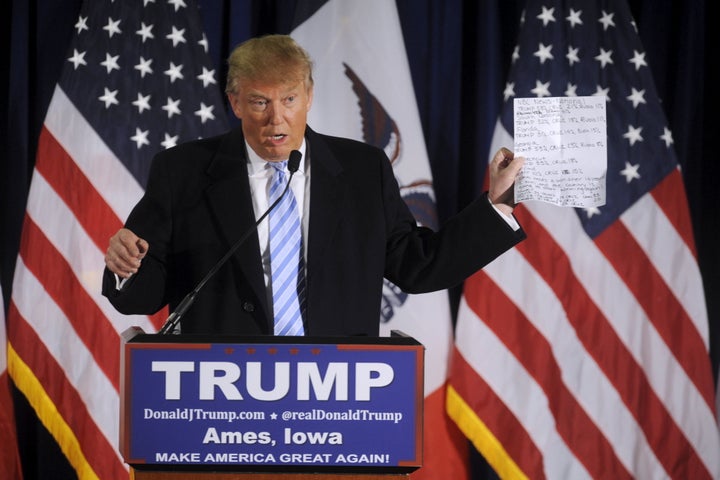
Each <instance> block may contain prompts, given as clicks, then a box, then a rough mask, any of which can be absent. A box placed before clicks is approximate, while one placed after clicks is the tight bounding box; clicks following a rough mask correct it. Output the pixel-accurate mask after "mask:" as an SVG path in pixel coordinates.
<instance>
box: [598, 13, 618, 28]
mask: <svg viewBox="0 0 720 480" xmlns="http://www.w3.org/2000/svg"><path fill="white" fill-rule="evenodd" d="M613 16H615V14H614V13H607V12H605V10H603V11H602V17H601V18H600V19H599V20H598V22H600V23H602V25H603V31H605V30H607V29H608V27H614V26H615V22H613Z"/></svg>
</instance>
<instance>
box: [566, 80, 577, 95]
mask: <svg viewBox="0 0 720 480" xmlns="http://www.w3.org/2000/svg"><path fill="white" fill-rule="evenodd" d="M565 96H566V97H577V85H573V84H572V83H570V82H568V84H567V89H565Z"/></svg>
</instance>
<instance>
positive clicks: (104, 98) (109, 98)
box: [98, 87, 118, 109]
mask: <svg viewBox="0 0 720 480" xmlns="http://www.w3.org/2000/svg"><path fill="white" fill-rule="evenodd" d="M117 93H118V91H117V90H113V91H110V90H108V88H107V87H105V93H104V94H102V95H101V96H100V97H98V100H100V101H101V102H104V103H105V109H108V108H109V107H110V105H117V104H118V100H117V98H115V97H116V96H117Z"/></svg>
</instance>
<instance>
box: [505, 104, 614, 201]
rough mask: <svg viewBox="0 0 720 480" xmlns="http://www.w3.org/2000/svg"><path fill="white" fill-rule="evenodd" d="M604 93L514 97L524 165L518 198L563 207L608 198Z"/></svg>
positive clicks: (519, 152)
mask: <svg viewBox="0 0 720 480" xmlns="http://www.w3.org/2000/svg"><path fill="white" fill-rule="evenodd" d="M605 101H606V100H605V97H602V96H597V97H595V96H592V97H546V98H516V99H515V100H514V107H515V156H518V157H525V165H524V166H523V168H522V171H521V172H520V174H519V175H518V178H517V180H516V181H515V201H516V202H524V201H528V200H538V201H541V202H547V203H551V204H554V205H559V206H562V207H582V208H589V207H597V206H600V205H604V204H605V177H606V173H607V133H606V132H607V119H606V112H605Z"/></svg>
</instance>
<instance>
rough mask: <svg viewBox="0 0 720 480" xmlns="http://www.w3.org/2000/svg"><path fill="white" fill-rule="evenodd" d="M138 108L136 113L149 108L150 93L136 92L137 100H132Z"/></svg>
mask: <svg viewBox="0 0 720 480" xmlns="http://www.w3.org/2000/svg"><path fill="white" fill-rule="evenodd" d="M132 104H133V105H135V106H136V107H137V109H138V113H142V112H143V111H144V110H150V95H143V94H142V93H140V92H138V96H137V100H135V101H134V102H132Z"/></svg>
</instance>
